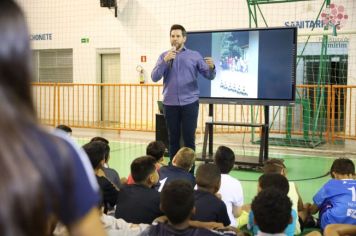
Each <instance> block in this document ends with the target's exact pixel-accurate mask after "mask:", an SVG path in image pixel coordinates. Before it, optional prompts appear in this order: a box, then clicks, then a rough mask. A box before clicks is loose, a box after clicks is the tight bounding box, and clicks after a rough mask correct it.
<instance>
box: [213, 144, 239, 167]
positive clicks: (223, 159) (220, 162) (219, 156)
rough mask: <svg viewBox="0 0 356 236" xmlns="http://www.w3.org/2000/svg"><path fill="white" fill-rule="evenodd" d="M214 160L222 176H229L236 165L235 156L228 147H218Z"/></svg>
mask: <svg viewBox="0 0 356 236" xmlns="http://www.w3.org/2000/svg"><path fill="white" fill-rule="evenodd" d="M214 159H215V164H216V165H217V166H218V167H219V169H220V171H221V173H222V174H228V173H229V172H230V171H231V170H232V168H233V167H234V164H235V154H234V152H233V151H232V150H231V149H230V148H228V147H226V146H220V147H218V149H217V150H216V153H215V157H214Z"/></svg>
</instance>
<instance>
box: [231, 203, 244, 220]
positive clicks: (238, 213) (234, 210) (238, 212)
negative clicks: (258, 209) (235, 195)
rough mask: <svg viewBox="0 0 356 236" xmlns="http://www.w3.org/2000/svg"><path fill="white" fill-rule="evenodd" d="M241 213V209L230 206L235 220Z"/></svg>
mask: <svg viewBox="0 0 356 236" xmlns="http://www.w3.org/2000/svg"><path fill="white" fill-rule="evenodd" d="M241 212H242V207H239V206H235V205H233V206H232V214H233V215H234V217H235V218H237V217H239V216H240V215H241Z"/></svg>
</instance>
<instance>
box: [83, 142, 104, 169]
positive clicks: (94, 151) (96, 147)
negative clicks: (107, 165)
mask: <svg viewBox="0 0 356 236" xmlns="http://www.w3.org/2000/svg"><path fill="white" fill-rule="evenodd" d="M105 145H106V144H105V143H103V142H99V141H94V142H90V143H87V144H85V145H84V146H83V149H84V151H85V152H86V154H87V155H88V157H89V160H90V162H91V165H92V166H93V168H94V170H97V169H100V168H102V166H103V164H104V157H105V151H106V147H105Z"/></svg>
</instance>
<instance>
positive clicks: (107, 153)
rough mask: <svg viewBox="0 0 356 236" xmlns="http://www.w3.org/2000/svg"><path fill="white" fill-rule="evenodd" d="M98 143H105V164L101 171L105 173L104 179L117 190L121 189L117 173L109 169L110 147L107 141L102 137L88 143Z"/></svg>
mask: <svg viewBox="0 0 356 236" xmlns="http://www.w3.org/2000/svg"><path fill="white" fill-rule="evenodd" d="M94 141H100V142H103V143H105V157H104V160H105V163H104V165H103V171H104V173H105V176H106V178H108V179H109V180H110V181H111V182H112V183H113V184H114V185H115V186H116V187H117V188H120V187H121V181H120V176H119V173H117V171H116V170H115V169H112V168H109V160H110V146H109V141H108V140H107V139H106V138H103V137H94V138H92V139H91V140H90V142H94Z"/></svg>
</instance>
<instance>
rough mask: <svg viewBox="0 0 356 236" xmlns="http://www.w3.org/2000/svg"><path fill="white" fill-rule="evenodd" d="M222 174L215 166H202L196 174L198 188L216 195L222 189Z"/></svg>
mask: <svg viewBox="0 0 356 236" xmlns="http://www.w3.org/2000/svg"><path fill="white" fill-rule="evenodd" d="M220 181H221V172H220V170H219V168H218V167H217V166H216V165H214V164H210V163H208V164H202V165H200V166H199V167H198V169H197V172H196V183H197V185H198V188H205V189H208V190H211V192H213V193H216V192H217V191H218V190H219V188H220Z"/></svg>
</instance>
